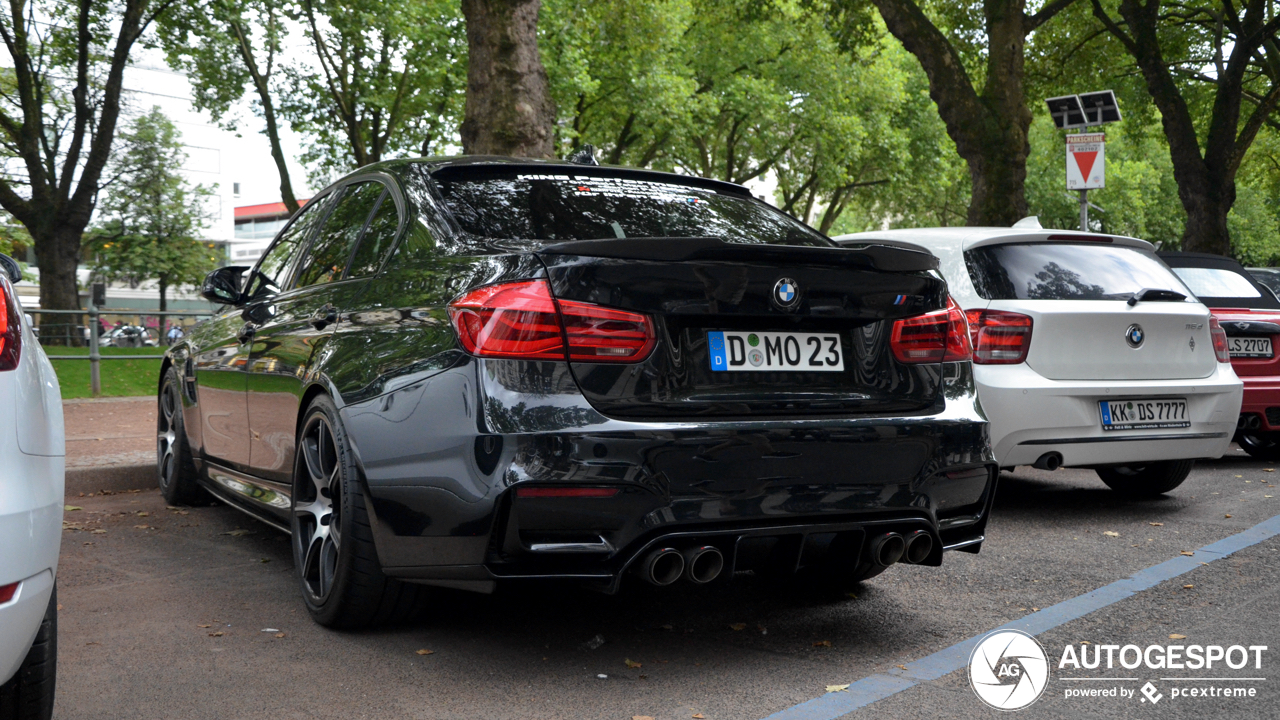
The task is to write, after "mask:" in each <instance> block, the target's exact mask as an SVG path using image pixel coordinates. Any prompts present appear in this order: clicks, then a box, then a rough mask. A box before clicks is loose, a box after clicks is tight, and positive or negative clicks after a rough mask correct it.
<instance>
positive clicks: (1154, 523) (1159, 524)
mask: <svg viewBox="0 0 1280 720" xmlns="http://www.w3.org/2000/svg"><path fill="white" fill-rule="evenodd" d="M1147 524H1148V525H1154V526H1156V527H1161V526H1163V525H1164V523H1157V522H1149V523H1147Z"/></svg>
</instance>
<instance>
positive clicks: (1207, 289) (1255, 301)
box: [1173, 267, 1280, 309]
mask: <svg viewBox="0 0 1280 720" xmlns="http://www.w3.org/2000/svg"><path fill="white" fill-rule="evenodd" d="M1173 271H1174V272H1175V273H1177V274H1178V277H1179V278H1182V282H1183V283H1185V284H1186V286H1187V287H1189V288H1191V292H1193V293H1195V294H1196V297H1198V298H1200V299H1201V300H1202V301H1204V304H1205V305H1208V306H1209V307H1246V308H1258V309H1263V308H1267V309H1275V308H1280V303H1277V301H1276V298H1275V296H1274V295H1268V294H1266V292H1267V291H1266V290H1263V289H1259V288H1258V286H1257V285H1254V284H1253V282H1252V281H1251V280H1250V279H1249V278H1248V277H1246V276H1244V275H1243V274H1241V273H1239V272H1237V271H1235V270H1230V269H1227V268H1207V267H1175V268H1174V269H1173Z"/></svg>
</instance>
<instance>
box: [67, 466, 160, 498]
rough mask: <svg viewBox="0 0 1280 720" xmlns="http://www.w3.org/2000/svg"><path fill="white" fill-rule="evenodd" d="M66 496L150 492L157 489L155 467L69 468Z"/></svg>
mask: <svg viewBox="0 0 1280 720" xmlns="http://www.w3.org/2000/svg"><path fill="white" fill-rule="evenodd" d="M66 477H67V483H66V491H65V494H66V495H68V496H70V495H76V494H78V493H91V492H94V493H96V492H99V491H101V490H107V491H110V492H123V491H125V490H150V489H152V488H155V487H156V466H155V465H104V466H101V467H78V468H67V474H66Z"/></svg>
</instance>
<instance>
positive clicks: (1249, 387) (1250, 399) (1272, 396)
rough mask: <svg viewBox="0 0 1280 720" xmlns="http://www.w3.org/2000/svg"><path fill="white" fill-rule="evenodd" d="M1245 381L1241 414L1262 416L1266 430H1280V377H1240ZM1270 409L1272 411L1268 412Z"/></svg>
mask: <svg viewBox="0 0 1280 720" xmlns="http://www.w3.org/2000/svg"><path fill="white" fill-rule="evenodd" d="M1240 379H1241V380H1242V381H1244V401H1243V402H1242V403H1241V404H1240V412H1241V414H1246V413H1247V414H1253V415H1258V416H1260V417H1261V418H1262V427H1263V428H1264V429H1266V430H1280V377H1275V376H1270V375H1268V376H1263V377H1250V376H1248V375H1245V376H1242V377H1241V378H1240ZM1268 410H1270V412H1269V413H1268Z"/></svg>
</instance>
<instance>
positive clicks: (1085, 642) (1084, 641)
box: [1080, 640, 1093, 645]
mask: <svg viewBox="0 0 1280 720" xmlns="http://www.w3.org/2000/svg"><path fill="white" fill-rule="evenodd" d="M1080 644H1081V645H1092V644H1093V643H1091V642H1089V641H1088V640H1081V641H1080Z"/></svg>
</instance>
